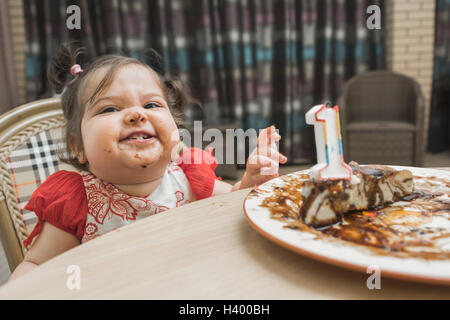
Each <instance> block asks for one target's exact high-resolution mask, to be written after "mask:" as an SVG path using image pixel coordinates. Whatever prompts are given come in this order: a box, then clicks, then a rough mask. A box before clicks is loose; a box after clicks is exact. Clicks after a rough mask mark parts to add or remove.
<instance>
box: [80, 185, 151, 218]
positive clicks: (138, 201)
mask: <svg viewBox="0 0 450 320" xmlns="http://www.w3.org/2000/svg"><path fill="white" fill-rule="evenodd" d="M86 195H87V199H88V212H89V214H90V215H92V216H93V217H94V218H95V221H97V222H98V223H100V224H103V222H104V221H105V219H106V218H107V217H108V218H111V215H113V214H114V215H117V216H119V217H121V218H122V219H123V220H136V215H137V214H138V212H139V211H141V210H145V209H147V207H148V204H147V202H146V201H145V199H142V198H138V197H132V196H129V195H127V194H125V193H123V192H122V191H120V190H118V189H117V188H116V187H114V186H113V185H112V184H110V183H103V182H102V181H101V180H100V179H97V180H94V181H93V183H92V182H91V184H89V185H88V186H87V187H86Z"/></svg>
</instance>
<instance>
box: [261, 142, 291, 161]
mask: <svg viewBox="0 0 450 320" xmlns="http://www.w3.org/2000/svg"><path fill="white" fill-rule="evenodd" d="M257 154H258V155H261V156H265V157H268V158H271V159H273V160H275V161H278V162H280V163H286V162H287V157H286V156H285V155H283V154H281V153H280V152H279V151H278V149H277V147H276V146H272V145H268V146H263V147H260V148H259V149H258V152H257Z"/></svg>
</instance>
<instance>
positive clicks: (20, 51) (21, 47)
mask: <svg viewBox="0 0 450 320" xmlns="http://www.w3.org/2000/svg"><path fill="white" fill-rule="evenodd" d="M8 10H9V18H10V20H9V23H10V27H11V38H12V50H13V57H14V70H15V74H16V81H17V95H18V98H19V104H23V103H25V101H26V77H25V24H24V18H23V7H22V1H18V0H8Z"/></svg>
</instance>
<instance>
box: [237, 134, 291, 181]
mask: <svg viewBox="0 0 450 320" xmlns="http://www.w3.org/2000/svg"><path fill="white" fill-rule="evenodd" d="M280 139H281V136H280V135H279V134H278V133H277V132H276V129H275V126H271V127H269V128H266V129H264V130H262V131H261V132H260V134H259V136H258V141H257V147H256V149H255V150H253V152H252V153H251V154H250V156H249V157H248V161H247V168H246V170H245V173H244V176H243V177H242V181H241V184H240V187H239V188H240V189H244V188H248V187H254V186H255V185H260V184H262V183H264V182H266V181H268V180H270V179H273V178H275V177H278V165H279V163H286V161H287V158H286V157H285V156H284V155H282V154H281V153H279V152H278V148H277V145H276V144H275V142H276V141H279V140H280Z"/></svg>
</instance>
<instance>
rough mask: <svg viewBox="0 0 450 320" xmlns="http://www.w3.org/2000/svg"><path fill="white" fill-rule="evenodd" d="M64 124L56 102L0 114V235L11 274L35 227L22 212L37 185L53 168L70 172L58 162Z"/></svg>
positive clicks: (29, 214) (28, 214) (31, 217)
mask: <svg viewBox="0 0 450 320" xmlns="http://www.w3.org/2000/svg"><path fill="white" fill-rule="evenodd" d="M64 124H65V121H64V118H63V113H62V109H61V104H60V100H59V99H56V98H52V99H45V100H40V101H36V102H32V103H28V104H25V105H23V106H20V107H17V108H15V109H13V110H11V111H9V112H7V113H5V114H3V115H2V116H0V181H1V186H0V190H1V192H0V235H1V240H2V243H3V248H4V250H5V255H6V258H7V260H8V264H9V267H10V269H11V271H12V270H14V269H15V267H16V266H17V265H18V264H19V263H20V262H21V261H22V260H23V257H24V254H25V253H26V251H27V250H26V248H24V247H23V245H22V241H23V240H24V239H25V238H26V237H27V235H28V233H29V231H31V230H32V229H33V228H34V225H35V224H36V222H37V221H36V215H35V214H34V213H32V212H29V211H26V210H24V209H23V208H24V206H25V205H26V203H27V201H28V199H29V198H30V196H31V194H32V193H33V191H34V190H35V189H36V188H37V187H38V186H39V184H40V183H41V182H42V181H43V180H45V179H46V178H47V177H48V176H49V175H50V174H52V173H53V172H55V171H57V170H61V169H65V170H74V168H71V167H69V166H68V165H65V164H63V163H60V162H59V161H58V158H57V155H56V150H57V149H58V148H60V147H63V146H64V142H63V138H62V128H63V127H64Z"/></svg>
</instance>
